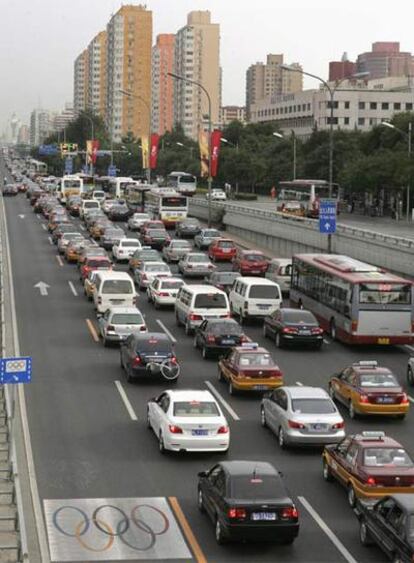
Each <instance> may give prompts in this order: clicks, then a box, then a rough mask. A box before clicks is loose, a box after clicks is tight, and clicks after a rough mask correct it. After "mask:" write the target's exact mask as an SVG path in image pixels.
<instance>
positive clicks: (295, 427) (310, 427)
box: [260, 386, 345, 448]
mask: <svg viewBox="0 0 414 563" xmlns="http://www.w3.org/2000/svg"><path fill="white" fill-rule="evenodd" d="M260 413H261V423H262V426H264V427H268V428H270V429H271V430H272V431H273V432H274V433H275V434H276V435H277V437H278V442H279V446H280V447H281V448H286V447H288V446H295V445H324V444H335V443H338V442H340V441H341V440H342V439H343V438H344V437H345V429H344V428H345V424H344V420H343V418H342V416H341V415H340V413H339V411H338V409H337V408H336V405H335V403H334V402H333V401H332V399H331V398H330V397H329V395H328V393H327V392H326V391H325V390H324V389H321V388H319V387H302V386H295V387H294V386H292V387H287V386H286V387H279V388H278V389H276V390H275V391H273V392H272V393H269V394H267V395H265V396H264V397H263V399H262V403H261V407H260Z"/></svg>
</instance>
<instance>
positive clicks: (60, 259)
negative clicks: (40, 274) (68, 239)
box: [56, 254, 63, 267]
mask: <svg viewBox="0 0 414 563" xmlns="http://www.w3.org/2000/svg"><path fill="white" fill-rule="evenodd" d="M56 260H57V263H58V264H59V266H61V267H62V266H63V260H62V258H61V257H60V256H59V254H57V255H56Z"/></svg>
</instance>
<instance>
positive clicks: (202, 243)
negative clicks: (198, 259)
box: [194, 229, 221, 249]
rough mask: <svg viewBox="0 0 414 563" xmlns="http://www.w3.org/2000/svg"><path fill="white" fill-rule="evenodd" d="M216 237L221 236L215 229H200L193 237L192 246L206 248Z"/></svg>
mask: <svg viewBox="0 0 414 563" xmlns="http://www.w3.org/2000/svg"><path fill="white" fill-rule="evenodd" d="M218 238H221V234H220V231H218V230H217V229H201V231H200V232H199V233H198V235H196V236H195V237H194V246H196V247H197V248H200V249H202V248H208V247H209V246H210V244H211V243H212V242H214V241H215V240H216V239H218Z"/></svg>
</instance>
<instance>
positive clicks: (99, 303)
mask: <svg viewBox="0 0 414 563" xmlns="http://www.w3.org/2000/svg"><path fill="white" fill-rule="evenodd" d="M98 305H102V297H98Z"/></svg>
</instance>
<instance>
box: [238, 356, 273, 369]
mask: <svg viewBox="0 0 414 563" xmlns="http://www.w3.org/2000/svg"><path fill="white" fill-rule="evenodd" d="M239 363H240V366H242V367H250V368H260V367H268V366H272V365H273V359H272V356H271V355H270V354H261V353H257V354H252V353H250V354H248V353H243V354H241V355H240V360H239Z"/></svg>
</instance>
